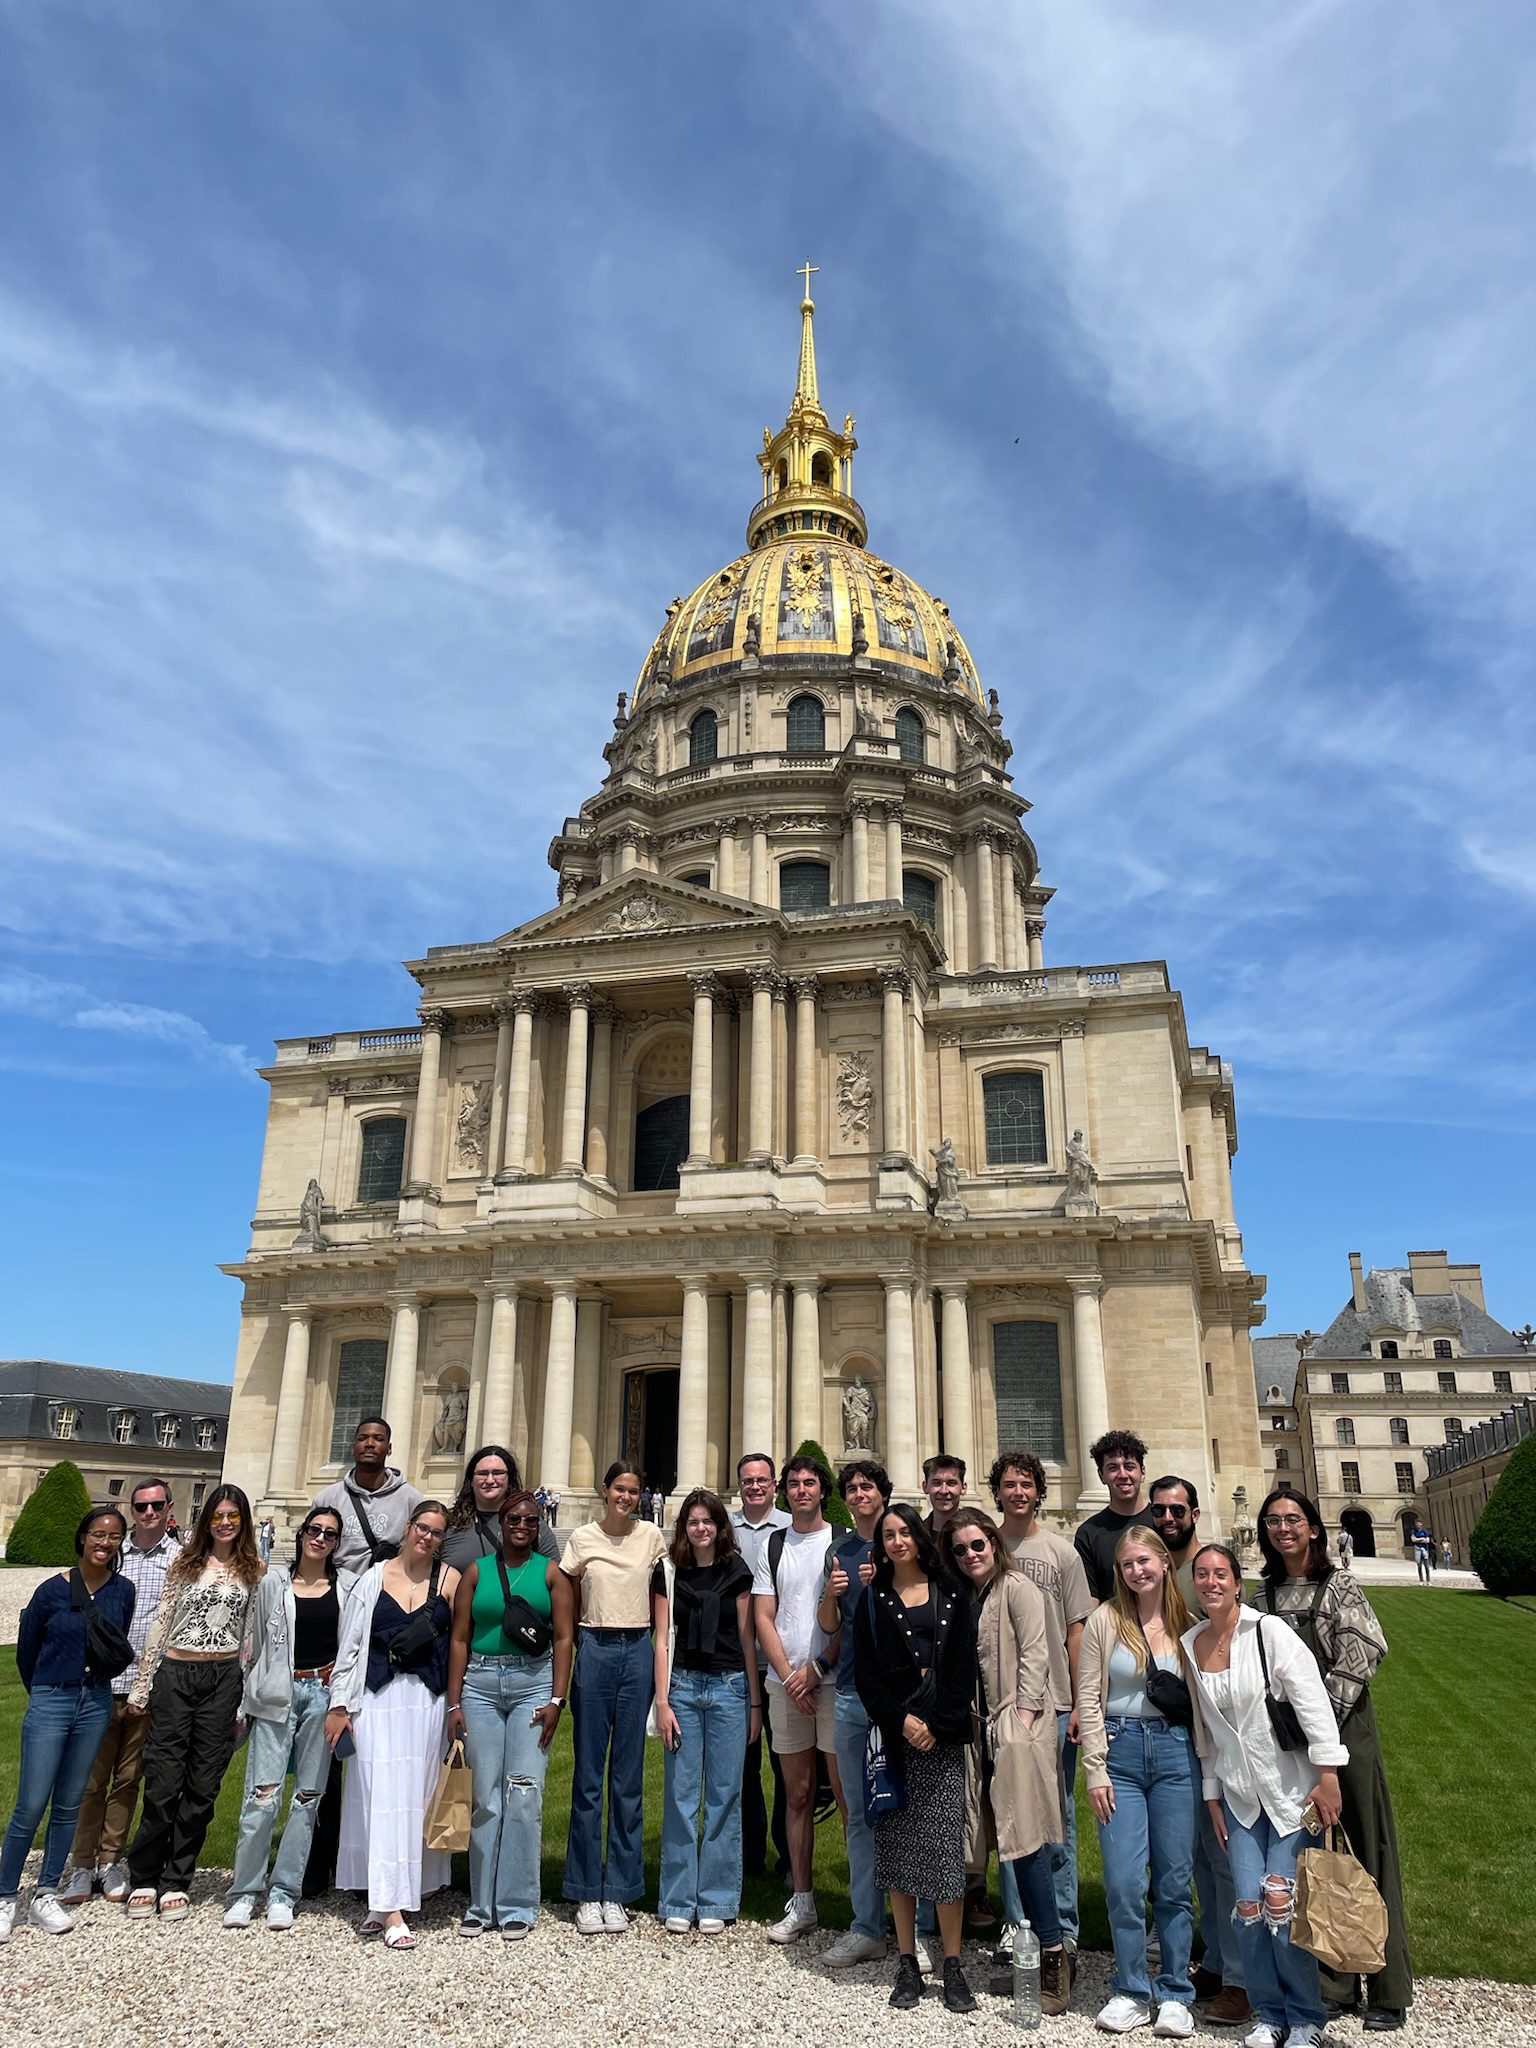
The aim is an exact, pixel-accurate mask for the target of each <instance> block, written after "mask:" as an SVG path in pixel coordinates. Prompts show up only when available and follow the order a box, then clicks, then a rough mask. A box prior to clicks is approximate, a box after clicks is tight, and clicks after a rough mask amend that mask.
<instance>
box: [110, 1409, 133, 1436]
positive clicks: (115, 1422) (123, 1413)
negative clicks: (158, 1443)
mask: <svg viewBox="0 0 1536 2048" xmlns="http://www.w3.org/2000/svg"><path fill="white" fill-rule="evenodd" d="M138 1433H139V1418H138V1416H137V1415H135V1414H134V1412H133V1410H132V1409H131V1408H119V1409H118V1410H117V1412H116V1414H114V1416H113V1417H112V1434H113V1436H114V1437H115V1438H116V1439H117V1441H118V1442H119V1443H120V1444H131V1443H132V1442H133V1440H134V1438H135V1437H136V1436H137V1435H138Z"/></svg>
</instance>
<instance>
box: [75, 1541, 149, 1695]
mask: <svg viewBox="0 0 1536 2048" xmlns="http://www.w3.org/2000/svg"><path fill="white" fill-rule="evenodd" d="M69 1604H70V1606H71V1607H72V1608H74V1609H75V1610H76V1612H78V1611H79V1610H80V1609H81V1608H82V1607H83V1608H84V1609H85V1668H86V1670H87V1671H88V1672H89V1673H90V1675H91V1676H92V1677H93V1678H97V1679H109V1678H120V1677H121V1676H122V1674H123V1673H124V1672H125V1671H126V1670H127V1669H128V1666H129V1665H130V1664H131V1663H132V1662H133V1659H134V1648H133V1645H132V1643H130V1642H129V1640H128V1638H127V1636H125V1635H124V1634H123V1631H122V1630H121V1629H120V1628H119V1627H118V1625H117V1623H116V1622H115V1621H112V1620H111V1619H110V1618H109V1617H108V1616H107V1615H105V1614H103V1613H102V1611H101V1609H100V1608H99V1607H98V1606H97V1605H96V1602H95V1599H94V1598H93V1597H92V1594H91V1591H90V1588H89V1587H88V1586H87V1585H86V1583H85V1580H84V1579H83V1578H82V1577H81V1576H80V1572H79V1568H78V1567H76V1568H75V1569H74V1570H72V1571H71V1572H70V1575H69Z"/></svg>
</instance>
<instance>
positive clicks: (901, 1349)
mask: <svg viewBox="0 0 1536 2048" xmlns="http://www.w3.org/2000/svg"><path fill="white" fill-rule="evenodd" d="M885 1435H886V1465H887V1469H888V1471H889V1472H890V1475H891V1485H892V1487H893V1488H894V1490H895V1492H896V1494H897V1495H898V1497H902V1498H905V1499H907V1500H915V1499H916V1498H917V1490H918V1485H919V1479H918V1469H917V1362H916V1357H915V1354H914V1351H913V1346H912V1283H911V1281H910V1280H908V1279H906V1278H905V1277H904V1276H903V1277H901V1278H896V1279H887V1280H886V1282H885Z"/></svg>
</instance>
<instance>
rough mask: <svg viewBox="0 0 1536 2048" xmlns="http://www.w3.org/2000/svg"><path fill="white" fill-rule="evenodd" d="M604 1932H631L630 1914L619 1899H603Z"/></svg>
mask: <svg viewBox="0 0 1536 2048" xmlns="http://www.w3.org/2000/svg"><path fill="white" fill-rule="evenodd" d="M603 1932H604V1934H628V1932H629V1915H628V1914H627V1913H626V1912H625V1910H624V1908H623V1907H622V1906H621V1905H620V1904H619V1902H618V1900H617V1899H604V1901H603Z"/></svg>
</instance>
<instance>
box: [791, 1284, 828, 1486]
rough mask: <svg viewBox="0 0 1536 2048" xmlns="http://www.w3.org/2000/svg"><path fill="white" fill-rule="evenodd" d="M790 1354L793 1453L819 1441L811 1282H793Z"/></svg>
mask: <svg viewBox="0 0 1536 2048" xmlns="http://www.w3.org/2000/svg"><path fill="white" fill-rule="evenodd" d="M794 1289H795V1310H794V1320H793V1322H792V1324H791V1326H790V1327H791V1336H790V1353H789V1435H790V1441H791V1443H792V1444H793V1445H794V1447H795V1449H796V1450H799V1448H800V1446H801V1445H802V1444H803V1443H816V1442H819V1441H820V1438H821V1318H820V1311H819V1309H818V1307H817V1286H816V1282H815V1281H814V1280H797V1281H795V1283H794Z"/></svg>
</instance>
